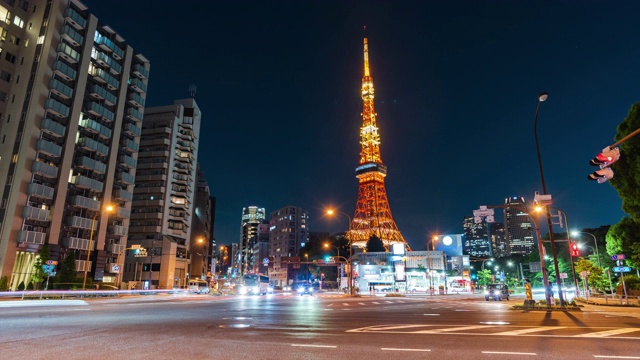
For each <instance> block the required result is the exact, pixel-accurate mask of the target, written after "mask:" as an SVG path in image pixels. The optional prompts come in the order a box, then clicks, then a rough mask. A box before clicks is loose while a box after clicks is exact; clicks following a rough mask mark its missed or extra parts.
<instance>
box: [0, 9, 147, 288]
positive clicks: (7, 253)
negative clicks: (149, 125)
mask: <svg viewBox="0 0 640 360" xmlns="http://www.w3.org/2000/svg"><path fill="white" fill-rule="evenodd" d="M0 20H2V21H0V38H1V40H2V58H1V60H0V174H2V175H1V176H0V189H2V190H0V192H1V194H0V197H1V200H0V276H7V277H8V278H9V281H10V287H11V288H12V289H16V288H17V287H18V286H19V284H23V285H25V286H26V285H28V283H29V282H30V281H31V273H32V272H33V271H34V270H33V269H34V264H36V261H37V258H38V256H37V255H36V254H37V253H38V252H39V251H40V250H41V248H42V247H43V246H45V245H46V246H47V247H48V249H49V253H50V256H49V259H41V261H46V260H57V261H58V262H59V263H61V261H62V260H63V259H64V258H65V257H67V256H71V255H72V254H73V256H75V258H76V262H75V265H76V271H78V275H80V274H82V273H84V272H85V270H86V272H87V273H88V276H89V277H90V278H92V279H94V280H96V281H105V282H115V280H116V279H117V275H118V273H119V267H120V266H119V265H118V255H119V254H121V253H122V252H123V249H125V247H126V245H127V228H128V226H129V215H130V209H131V201H132V192H133V185H134V179H135V175H136V163H137V157H138V148H139V142H140V141H139V136H140V133H141V122H142V114H143V112H144V105H145V99H146V90H147V83H148V78H149V69H150V63H149V61H148V60H147V59H146V58H145V57H144V56H143V55H142V54H138V53H136V52H135V51H134V50H133V48H132V47H131V46H129V45H128V44H127V43H126V41H125V40H124V38H123V37H122V36H120V34H118V33H117V32H116V31H115V30H114V29H112V28H111V27H109V26H106V25H104V24H103V23H102V22H101V21H99V20H98V18H97V17H95V16H94V15H93V14H91V13H90V12H89V9H88V8H87V6H85V5H84V4H83V3H82V2H80V1H77V0H52V1H46V2H45V1H4V2H2V3H1V4H0ZM108 205H111V206H112V207H113V211H112V212H110V213H109V212H107V211H105V210H104V209H105V208H106V207H107V206H108ZM36 286H37V285H36Z"/></svg>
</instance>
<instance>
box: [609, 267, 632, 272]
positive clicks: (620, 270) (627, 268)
mask: <svg viewBox="0 0 640 360" xmlns="http://www.w3.org/2000/svg"><path fill="white" fill-rule="evenodd" d="M613 271H614V272H623V273H627V272H631V267H629V266H614V267H613Z"/></svg>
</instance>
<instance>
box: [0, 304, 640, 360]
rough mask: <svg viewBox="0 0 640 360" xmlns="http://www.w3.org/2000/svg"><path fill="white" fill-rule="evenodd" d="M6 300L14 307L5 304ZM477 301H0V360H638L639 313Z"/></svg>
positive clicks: (588, 307)
mask: <svg viewBox="0 0 640 360" xmlns="http://www.w3.org/2000/svg"><path fill="white" fill-rule="evenodd" d="M16 303H17V304H16ZM515 303H520V304H521V303H522V299H518V298H515V297H514V298H512V300H511V301H509V302H507V301H502V302H496V301H489V302H487V301H484V298H483V297H481V296H475V297H474V296H470V295H448V296H407V297H356V298H349V297H344V296H343V295H320V296H295V295H282V294H278V295H273V296H228V297H213V296H207V295H182V294H181V295H156V296H137V297H126V298H118V299H95V300H87V301H82V300H48V301H23V302H16V301H1V302H0V359H5V360H8V359H274V360H276V359H296V360H298V359H322V360H332V359H338V360H345V359H385V360H389V359H429V358H431V359H438V360H441V359H505V360H511V359H640V309H638V308H636V309H629V308H613V307H596V306H586V307H584V308H583V311H580V312H558V311H555V312H546V311H529V312H525V311H521V310H511V309H510V305H513V304H515Z"/></svg>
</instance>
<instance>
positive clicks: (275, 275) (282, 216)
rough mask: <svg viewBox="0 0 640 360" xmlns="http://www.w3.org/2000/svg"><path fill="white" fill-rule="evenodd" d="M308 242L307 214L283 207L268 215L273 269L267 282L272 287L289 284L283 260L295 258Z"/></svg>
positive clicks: (292, 207)
mask: <svg viewBox="0 0 640 360" xmlns="http://www.w3.org/2000/svg"><path fill="white" fill-rule="evenodd" d="M308 242H309V214H308V213H307V211H306V210H303V209H302V208H300V207H295V206H285V207H283V208H281V209H278V210H276V211H273V212H271V213H270V215H269V258H270V259H273V269H272V271H270V274H269V280H270V281H271V283H273V284H274V285H283V284H287V283H288V282H289V280H290V279H289V278H288V271H287V265H284V264H283V263H282V259H283V258H290V257H295V256H297V255H298V254H299V252H300V249H301V248H303V247H304V246H305V245H306V244H307V243H308Z"/></svg>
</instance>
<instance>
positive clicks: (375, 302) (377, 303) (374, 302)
mask: <svg viewBox="0 0 640 360" xmlns="http://www.w3.org/2000/svg"><path fill="white" fill-rule="evenodd" d="M372 303H373V304H376V305H380V303H379V302H377V301H373V302H372Z"/></svg>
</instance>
